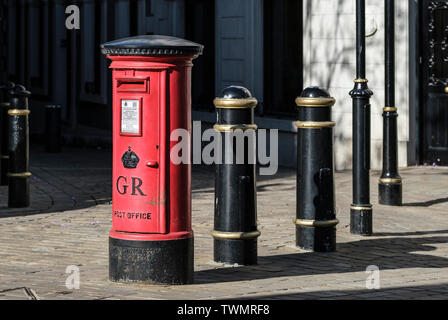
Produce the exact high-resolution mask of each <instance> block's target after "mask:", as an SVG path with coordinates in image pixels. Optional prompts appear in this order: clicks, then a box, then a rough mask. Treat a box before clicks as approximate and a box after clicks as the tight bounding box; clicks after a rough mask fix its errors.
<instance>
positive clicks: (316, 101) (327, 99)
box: [296, 87, 336, 107]
mask: <svg viewBox="0 0 448 320" xmlns="http://www.w3.org/2000/svg"><path fill="white" fill-rule="evenodd" d="M335 102H336V100H335V99H334V98H332V97H331V96H330V94H329V93H328V91H327V90H325V89H323V88H321V87H308V88H305V89H304V90H303V91H302V94H301V95H300V96H299V97H298V98H297V99H296V104H297V106H298V107H332V106H333V105H334V104H335Z"/></svg>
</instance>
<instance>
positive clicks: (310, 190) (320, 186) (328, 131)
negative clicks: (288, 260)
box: [295, 87, 339, 252]
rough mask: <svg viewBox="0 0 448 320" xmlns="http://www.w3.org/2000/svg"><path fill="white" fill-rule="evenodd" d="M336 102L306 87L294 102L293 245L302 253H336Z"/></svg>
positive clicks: (321, 90)
mask: <svg viewBox="0 0 448 320" xmlns="http://www.w3.org/2000/svg"><path fill="white" fill-rule="evenodd" d="M334 103H335V99H334V98H332V97H330V95H329V94H328V92H327V91H325V90H324V89H322V88H319V87H309V88H306V89H305V90H304V91H303V92H302V94H301V95H300V97H298V98H297V99H296V104H297V106H298V107H299V117H298V118H299V121H297V122H296V126H297V128H298V137H297V212H296V213H297V216H296V218H297V219H296V220H295V224H296V245H297V246H298V247H299V248H301V249H304V250H309V251H317V252H331V251H335V250H336V225H337V224H338V223H339V221H338V220H337V219H336V210H335V199H334V165H333V127H334V126H335V123H334V122H333V121H332V120H331V107H332V106H333V105H334Z"/></svg>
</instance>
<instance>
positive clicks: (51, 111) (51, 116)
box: [45, 105, 61, 153]
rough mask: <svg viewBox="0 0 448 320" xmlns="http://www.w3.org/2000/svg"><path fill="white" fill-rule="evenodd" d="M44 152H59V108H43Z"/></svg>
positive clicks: (56, 106) (49, 106)
mask: <svg viewBox="0 0 448 320" xmlns="http://www.w3.org/2000/svg"><path fill="white" fill-rule="evenodd" d="M45 151H46V152H50V153H58V152H61V106H60V105H47V106H46V107H45Z"/></svg>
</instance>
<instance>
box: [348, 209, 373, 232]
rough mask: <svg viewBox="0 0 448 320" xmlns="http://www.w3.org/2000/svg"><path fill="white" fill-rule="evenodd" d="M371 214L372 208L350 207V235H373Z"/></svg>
mask: <svg viewBox="0 0 448 320" xmlns="http://www.w3.org/2000/svg"><path fill="white" fill-rule="evenodd" d="M372 213H373V211H372V207H356V206H352V208H351V209H350V233H352V234H358V235H362V236H371V235H372V233H373V231H372V224H373V223H372V220H373V214H372Z"/></svg>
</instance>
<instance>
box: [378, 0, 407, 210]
mask: <svg viewBox="0 0 448 320" xmlns="http://www.w3.org/2000/svg"><path fill="white" fill-rule="evenodd" d="M384 7H385V13H386V14H385V38H386V42H385V48H386V56H385V64H386V68H385V69H386V70H385V79H386V106H385V108H384V109H383V172H382V174H381V178H380V181H379V185H378V197H379V203H380V204H384V205H390V206H401V205H402V198H403V196H402V193H403V192H402V182H401V177H400V175H399V174H398V150H397V135H398V134H397V118H398V113H397V108H396V107H395V1H394V0H385V1H384Z"/></svg>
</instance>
